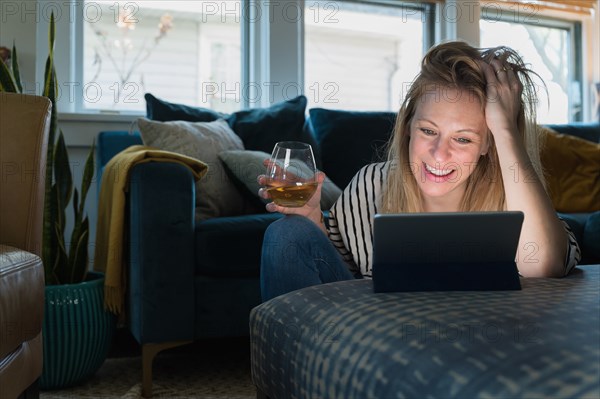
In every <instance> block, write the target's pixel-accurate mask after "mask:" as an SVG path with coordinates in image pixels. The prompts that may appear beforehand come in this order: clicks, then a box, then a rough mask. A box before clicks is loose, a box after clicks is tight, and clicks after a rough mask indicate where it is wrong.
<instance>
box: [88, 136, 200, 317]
mask: <svg viewBox="0 0 600 399" xmlns="http://www.w3.org/2000/svg"><path fill="white" fill-rule="evenodd" d="M145 162H174V163H179V164H182V165H184V166H187V167H188V168H190V170H191V172H192V174H193V176H194V178H195V179H196V180H199V179H201V178H202V177H203V176H204V175H205V174H206V172H207V171H208V166H207V165H206V164H205V163H204V162H200V161H198V160H197V159H195V158H191V157H188V156H185V155H181V154H177V153H174V152H170V151H162V150H158V149H155V148H151V147H145V146H142V145H134V146H131V147H129V148H127V149H125V150H124V151H122V152H120V153H119V154H117V155H115V156H114V157H113V158H112V159H111V160H110V161H109V162H108V163H107V164H106V166H105V168H104V173H103V174H102V185H101V189H100V197H99V203H98V224H97V227H96V247H95V253H94V270H96V271H100V272H103V273H104V274H105V281H104V306H105V307H106V308H107V309H109V310H110V311H111V312H113V313H115V314H119V313H121V312H122V310H123V304H124V298H125V287H126V275H125V271H126V268H125V267H124V265H125V264H126V259H123V240H124V238H125V236H124V234H125V232H124V223H125V199H126V196H125V193H126V191H127V188H128V182H129V171H130V169H131V168H132V167H133V166H135V165H137V164H140V163H145Z"/></svg>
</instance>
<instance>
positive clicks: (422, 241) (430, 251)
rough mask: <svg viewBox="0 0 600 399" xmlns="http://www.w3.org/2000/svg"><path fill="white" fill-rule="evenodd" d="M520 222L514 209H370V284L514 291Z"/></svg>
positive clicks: (393, 288)
mask: <svg viewBox="0 0 600 399" xmlns="http://www.w3.org/2000/svg"><path fill="white" fill-rule="evenodd" d="M522 224H523V213H522V212H517V211H506V212H453V213H402V214H376V215H375V217H374V226H373V275H372V276H373V289H374V291H375V292H398V291H474V290H475V291H482V290H519V289H521V284H520V281H519V273H518V270H517V265H516V263H515V258H516V256H517V248H518V244H519V237H520V235H521V226H522Z"/></svg>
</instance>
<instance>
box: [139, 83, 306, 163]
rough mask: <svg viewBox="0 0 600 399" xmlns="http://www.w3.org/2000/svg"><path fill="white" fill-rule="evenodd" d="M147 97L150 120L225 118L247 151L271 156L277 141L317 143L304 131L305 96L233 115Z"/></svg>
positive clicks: (194, 120)
mask: <svg viewBox="0 0 600 399" xmlns="http://www.w3.org/2000/svg"><path fill="white" fill-rule="evenodd" d="M144 98H145V99H146V112H147V117H148V118H149V119H154V120H158V121H173V120H185V121H190V122H207V121H214V120H216V119H219V118H222V119H225V120H226V121H227V123H228V124H229V126H230V127H231V128H232V129H233V131H234V132H235V133H236V134H237V135H238V136H239V137H240V138H241V139H242V141H243V143H244V147H245V148H246V149H248V150H256V151H265V152H268V153H270V152H271V151H272V150H273V147H274V146H275V143H277V142H278V141H302V142H305V143H308V144H311V145H313V146H314V145H315V144H316V143H315V141H314V138H313V137H312V136H311V135H310V133H309V132H307V131H305V130H304V129H303V127H304V122H305V119H306V118H305V112H306V103H307V100H306V97H305V96H298V97H296V98H293V99H291V100H287V101H282V102H279V103H276V104H273V105H271V106H270V107H267V108H252V109H247V110H242V111H237V112H234V113H233V114H231V115H226V114H221V113H219V112H216V111H213V110H211V109H208V108H202V107H191V106H188V105H183V104H175V103H169V102H167V101H164V100H160V99H158V98H156V97H154V96H153V95H152V94H149V93H147V94H146V95H145V96H144Z"/></svg>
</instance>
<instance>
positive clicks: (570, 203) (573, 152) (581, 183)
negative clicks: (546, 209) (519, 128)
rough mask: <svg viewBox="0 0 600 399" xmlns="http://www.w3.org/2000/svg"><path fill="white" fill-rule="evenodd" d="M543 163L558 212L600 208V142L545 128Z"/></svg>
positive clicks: (585, 210) (588, 210)
mask: <svg viewBox="0 0 600 399" xmlns="http://www.w3.org/2000/svg"><path fill="white" fill-rule="evenodd" d="M542 132H543V145H542V152H541V160H542V165H543V167H544V169H545V171H546V183H547V187H548V192H549V195H550V198H551V199H552V203H553V205H554V208H555V209H556V210H557V211H559V212H594V211H598V210H600V144H596V143H593V142H590V141H587V140H583V139H580V138H578V137H575V136H570V135H566V134H559V133H557V132H555V131H553V130H551V129H548V128H543V129H542Z"/></svg>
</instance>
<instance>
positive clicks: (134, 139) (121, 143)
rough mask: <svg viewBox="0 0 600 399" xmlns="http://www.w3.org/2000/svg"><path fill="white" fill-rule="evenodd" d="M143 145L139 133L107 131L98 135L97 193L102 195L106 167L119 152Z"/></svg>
mask: <svg viewBox="0 0 600 399" xmlns="http://www.w3.org/2000/svg"><path fill="white" fill-rule="evenodd" d="M137 144H142V137H141V136H140V134H139V132H132V133H129V132H126V131H106V132H100V133H99V134H98V143H97V145H96V185H97V189H98V190H97V193H98V195H100V184H101V183H102V173H103V172H104V167H105V166H106V164H107V163H108V161H110V160H111V159H112V157H114V156H115V155H117V154H118V153H119V152H121V151H123V150H124V149H126V148H128V147H131V146H132V145H137Z"/></svg>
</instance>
